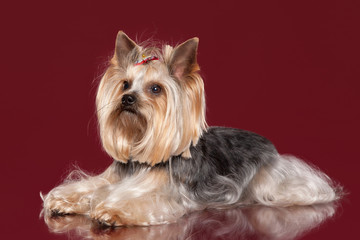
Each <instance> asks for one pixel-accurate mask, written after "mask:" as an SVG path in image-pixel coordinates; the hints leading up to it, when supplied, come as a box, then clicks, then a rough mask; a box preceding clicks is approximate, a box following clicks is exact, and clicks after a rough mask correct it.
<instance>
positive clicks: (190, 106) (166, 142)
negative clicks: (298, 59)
mask: <svg viewBox="0 0 360 240" xmlns="http://www.w3.org/2000/svg"><path fill="white" fill-rule="evenodd" d="M198 42H199V39H198V38H192V39H189V40H187V41H185V42H183V43H182V44H180V45H177V46H176V47H171V46H169V45H164V46H163V47H162V48H161V49H160V48H157V47H156V46H141V45H138V44H136V43H135V42H134V41H133V40H131V39H130V38H129V37H128V36H127V35H126V34H125V33H124V32H122V31H120V32H119V33H118V35H117V38H116V44H115V51H114V55H113V57H112V59H111V60H110V63H109V67H108V69H107V70H106V72H105V73H104V75H103V77H102V79H101V81H100V84H99V87H98V91H97V96H96V107H97V117H98V123H99V132H100V138H101V141H102V145H103V148H104V149H105V151H106V152H107V153H108V154H109V155H110V156H111V157H112V158H113V159H114V162H113V163H112V164H111V165H110V166H109V167H108V168H107V169H106V170H105V171H104V172H103V173H102V174H100V175H97V176H92V175H88V174H85V173H84V172H82V171H81V170H76V171H74V172H73V173H72V174H70V176H69V177H68V179H66V180H65V182H64V183H62V184H61V185H59V186H57V187H55V188H54V189H52V190H51V191H50V192H49V193H48V194H46V195H45V196H42V198H43V212H44V214H45V215H46V216H49V215H66V214H83V215H87V216H89V217H90V218H91V219H93V220H94V221H96V222H98V223H101V224H103V225H105V226H149V225H158V224H165V223H172V222H175V221H177V219H179V218H180V217H182V216H183V215H185V214H187V213H190V212H193V211H199V210H203V209H224V208H232V207H237V206H244V205H252V204H254V205H255V204H261V205H266V206H280V207H286V206H292V205H311V204H317V203H328V202H332V201H335V200H338V199H340V198H341V195H342V189H341V187H340V186H339V185H337V184H336V183H335V182H334V181H332V180H331V179H330V178H329V177H328V176H327V175H326V174H324V173H323V172H321V171H320V170H318V169H317V168H315V167H312V166H310V165H309V164H307V163H305V162H304V161H302V160H300V159H298V158H296V157H294V156H286V155H281V154H279V153H278V152H277V150H276V148H275V147H274V145H273V144H272V143H271V142H270V141H269V140H267V139H266V138H264V137H262V136H260V135H257V134H255V133H252V132H248V131H245V130H239V129H233V128H225V127H208V125H207V123H206V120H205V97H204V83H203V80H202V78H201V76H200V74H199V70H200V69H199V65H198V63H197V49H198ZM74 176H75V177H74Z"/></svg>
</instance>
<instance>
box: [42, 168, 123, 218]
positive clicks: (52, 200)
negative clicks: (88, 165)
mask: <svg viewBox="0 0 360 240" xmlns="http://www.w3.org/2000/svg"><path fill="white" fill-rule="evenodd" d="M114 168H115V165H114V164H112V165H111V166H110V167H109V168H107V169H106V170H105V171H104V172H103V173H102V174H100V175H98V176H89V175H87V174H85V173H83V172H82V171H81V170H75V171H73V172H72V173H71V174H70V175H69V177H68V178H67V180H65V182H64V183H63V184H61V185H59V186H57V187H55V188H54V189H52V190H51V191H50V192H49V193H48V194H46V195H45V196H44V197H43V201H44V203H43V206H44V209H43V211H44V212H45V214H59V215H62V214H72V213H76V214H88V213H89V210H90V200H91V198H92V194H93V192H94V190H96V189H97V188H99V187H102V186H104V185H108V184H111V183H113V182H116V181H118V180H119V177H118V176H117V175H116V174H115V172H114Z"/></svg>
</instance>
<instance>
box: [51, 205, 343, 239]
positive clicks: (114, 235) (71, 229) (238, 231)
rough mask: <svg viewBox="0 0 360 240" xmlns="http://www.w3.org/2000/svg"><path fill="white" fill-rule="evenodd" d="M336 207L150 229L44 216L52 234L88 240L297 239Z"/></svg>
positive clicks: (216, 213) (240, 214)
mask: <svg viewBox="0 0 360 240" xmlns="http://www.w3.org/2000/svg"><path fill="white" fill-rule="evenodd" d="M335 209H336V206H335V205H334V204H332V203H329V204H316V205H312V206H293V207H287V208H276V207H266V206H252V207H246V208H232V209H225V210H206V211H198V212H194V213H192V214H189V215H187V216H185V217H183V218H181V219H179V220H178V221H177V222H176V223H172V224H164V225H157V226H150V227H121V228H116V229H112V228H104V227H103V225H97V224H94V223H93V222H92V221H91V220H90V219H89V218H87V217H86V216H82V215H67V216H63V217H58V216H54V217H51V216H47V217H46V218H45V221H46V223H47V225H48V227H49V229H50V230H51V231H52V232H56V233H63V234H68V235H73V234H77V235H81V236H82V237H83V238H91V239H98V240H100V239H101V240H104V239H108V240H110V239H114V240H115V239H144V240H145V239H147V240H169V239H178V240H181V239H187V240H195V239H208V240H211V239H297V238H298V237H300V236H302V235H304V234H305V233H306V232H309V231H310V230H311V229H314V228H317V227H319V225H320V224H321V223H323V222H324V221H325V220H327V219H329V218H330V217H332V216H333V215H334V213H335Z"/></svg>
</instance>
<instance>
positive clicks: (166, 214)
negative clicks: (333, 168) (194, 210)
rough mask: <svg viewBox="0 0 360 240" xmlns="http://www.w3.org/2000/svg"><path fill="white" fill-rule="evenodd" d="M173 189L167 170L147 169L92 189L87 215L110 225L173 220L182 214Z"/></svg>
mask: <svg viewBox="0 0 360 240" xmlns="http://www.w3.org/2000/svg"><path fill="white" fill-rule="evenodd" d="M174 190H175V189H173V188H172V187H171V185H170V181H169V178H168V174H167V173H166V171H163V170H155V171H154V170H149V169H146V170H143V171H141V172H139V173H137V174H135V175H133V176H129V177H127V178H125V179H124V180H123V181H122V182H121V183H120V182H119V183H115V184H112V185H109V186H106V187H103V188H101V189H99V190H98V191H97V192H95V193H94V199H98V200H97V201H96V200H95V201H94V203H95V202H96V206H94V207H92V210H91V212H90V216H91V217H92V218H93V219H95V220H98V221H99V222H100V223H102V224H105V225H112V226H121V225H127V226H130V225H138V226H147V225H157V224H163V223H169V222H174V221H175V220H176V219H178V218H179V217H181V216H182V215H184V214H185V208H184V206H183V205H182V204H181V203H180V201H179V199H180V197H179V194H178V193H177V191H176V190H175V191H174ZM102 196H106V197H105V198H103V197H102Z"/></svg>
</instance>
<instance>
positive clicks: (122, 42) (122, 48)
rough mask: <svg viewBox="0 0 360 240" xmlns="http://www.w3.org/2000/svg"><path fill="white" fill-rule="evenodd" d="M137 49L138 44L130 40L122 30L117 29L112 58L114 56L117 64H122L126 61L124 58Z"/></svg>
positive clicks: (127, 57)
mask: <svg viewBox="0 0 360 240" xmlns="http://www.w3.org/2000/svg"><path fill="white" fill-rule="evenodd" d="M137 50H138V46H137V45H136V43H135V42H134V41H133V40H131V39H130V38H129V37H128V36H127V35H126V34H125V33H124V32H123V31H119V32H118V34H117V37H116V43H115V53H114V58H116V60H117V61H118V62H119V64H120V65H123V64H124V63H125V62H126V61H125V60H126V59H129V54H130V53H132V52H133V51H137ZM134 55H136V54H134ZM134 57H135V56H134Z"/></svg>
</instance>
